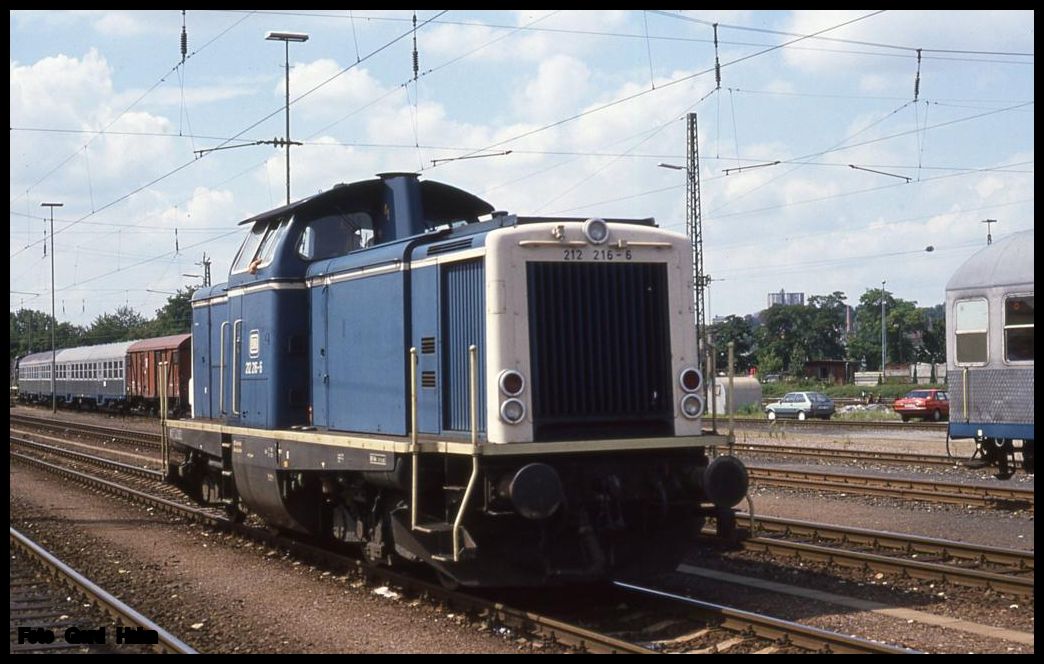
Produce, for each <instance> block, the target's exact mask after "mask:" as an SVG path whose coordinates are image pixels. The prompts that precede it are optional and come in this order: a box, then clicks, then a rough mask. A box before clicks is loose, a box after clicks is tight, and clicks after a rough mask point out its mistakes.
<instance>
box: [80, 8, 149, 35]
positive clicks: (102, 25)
mask: <svg viewBox="0 0 1044 664" xmlns="http://www.w3.org/2000/svg"><path fill="white" fill-rule="evenodd" d="M93 25H94V29H95V30H97V31H98V32H99V33H100V34H102V35H105V36H107V37H137V36H138V35H143V34H147V33H150V32H154V31H155V28H154V27H153V26H151V25H149V24H148V23H147V22H145V21H142V20H141V19H140V18H138V17H137V16H133V15H131V14H128V13H126V12H106V13H104V14H103V15H102V16H101V17H100V18H98V19H97V20H96V21H94V24H93Z"/></svg>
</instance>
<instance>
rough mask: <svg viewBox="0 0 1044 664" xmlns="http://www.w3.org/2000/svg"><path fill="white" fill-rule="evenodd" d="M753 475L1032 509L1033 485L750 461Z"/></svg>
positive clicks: (791, 484) (802, 485)
mask: <svg viewBox="0 0 1044 664" xmlns="http://www.w3.org/2000/svg"><path fill="white" fill-rule="evenodd" d="M747 471H748V472H749V474H750V479H751V480H752V481H754V482H755V483H758V484H764V485H771V486H783V487H788V488H793V489H812V490H817V491H839V492H845V493H860V494H866V495H875V496H888V497H892V498H902V499H904V500H924V501H930V502H937V503H946V504H954V505H975V506H980V507H989V508H992V509H1009V510H1033V495H1034V492H1033V489H1022V488H1017V487H1011V486H1004V485H1000V484H991V485H984V484H960V483H957V482H943V481H940V480H914V479H907V478H902V477H888V476H878V475H853V474H850V473H832V472H827V471H821V470H796V469H792V468H779V467H772V466H760V465H754V464H749V465H747Z"/></svg>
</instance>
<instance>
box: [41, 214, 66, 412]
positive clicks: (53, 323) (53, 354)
mask: <svg viewBox="0 0 1044 664" xmlns="http://www.w3.org/2000/svg"><path fill="white" fill-rule="evenodd" d="M63 205H64V203H40V207H48V208H51V413H57V412H58V395H57V393H56V392H55V391H54V371H55V358H56V356H57V352H56V351H55V343H54V340H55V334H54V330H55V328H56V327H58V319H57V318H55V316H54V209H55V208H56V207H62V206H63Z"/></svg>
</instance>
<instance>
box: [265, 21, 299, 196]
mask: <svg viewBox="0 0 1044 664" xmlns="http://www.w3.org/2000/svg"><path fill="white" fill-rule="evenodd" d="M265 39H267V40H269V41H281V42H283V43H284V44H286V204H287V205H290V42H306V41H308V35H307V34H306V33H304V32H269V33H267V34H265Z"/></svg>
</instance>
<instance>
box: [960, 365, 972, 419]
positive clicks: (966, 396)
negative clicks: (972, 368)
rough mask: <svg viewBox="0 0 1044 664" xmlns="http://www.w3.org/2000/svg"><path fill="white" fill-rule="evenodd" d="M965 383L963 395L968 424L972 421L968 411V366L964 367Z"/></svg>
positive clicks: (962, 390) (965, 417) (965, 416)
mask: <svg viewBox="0 0 1044 664" xmlns="http://www.w3.org/2000/svg"><path fill="white" fill-rule="evenodd" d="M963 376H964V385H963V388H962V389H961V396H962V397H964V422H965V424H967V423H968V422H971V416H970V414H969V413H968V367H964V374H963Z"/></svg>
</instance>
